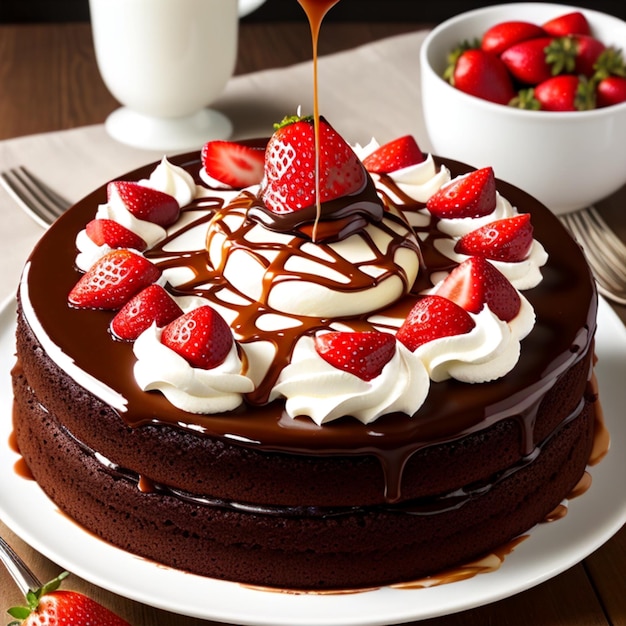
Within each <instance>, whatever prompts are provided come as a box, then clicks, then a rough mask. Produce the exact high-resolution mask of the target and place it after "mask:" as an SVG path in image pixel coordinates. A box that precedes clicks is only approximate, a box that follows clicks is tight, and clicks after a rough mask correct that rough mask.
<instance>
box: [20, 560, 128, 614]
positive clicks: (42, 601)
mask: <svg viewBox="0 0 626 626" xmlns="http://www.w3.org/2000/svg"><path fill="white" fill-rule="evenodd" d="M67 575H68V574H67V572H63V574H61V575H60V576H58V577H57V578H55V579H54V580H52V581H50V582H49V583H47V584H45V585H44V586H43V587H41V588H40V589H37V590H35V591H30V592H29V593H28V594H27V595H26V602H27V605H26V606H17V607H13V608H11V609H9V610H8V613H9V615H11V617H14V618H15V621H13V622H10V624H9V626H18V625H21V626H65V625H68V626H69V625H70V624H71V625H73V626H87V625H89V626H130V624H129V623H128V622H127V621H126V620H123V619H122V618H121V617H119V616H117V615H116V614H115V613H113V612H112V611H110V610H109V609H107V608H106V607H104V606H102V605H101V604H98V603H97V602H96V601H95V600H92V599H91V598H88V597H87V596H85V595H83V594H82V593H78V592H77V591H68V590H59V585H60V584H61V581H62V580H63V579H64V578H65V577H66V576H67Z"/></svg>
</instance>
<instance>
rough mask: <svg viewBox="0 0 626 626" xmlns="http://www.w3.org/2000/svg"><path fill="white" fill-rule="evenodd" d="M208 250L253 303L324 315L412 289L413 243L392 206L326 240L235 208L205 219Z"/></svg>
mask: <svg viewBox="0 0 626 626" xmlns="http://www.w3.org/2000/svg"><path fill="white" fill-rule="evenodd" d="M207 251H208V255H209V260H210V263H211V266H212V267H213V269H215V270H217V271H219V272H220V273H221V274H222V275H223V276H224V277H225V279H226V280H227V281H228V282H229V284H230V285H231V286H232V287H233V289H234V290H235V291H238V292H239V293H241V294H243V295H244V296H246V297H247V298H250V299H251V300H252V301H257V302H260V303H262V304H265V305H268V306H269V307H270V308H271V309H273V310H274V311H277V312H281V313H287V314H290V315H305V316H314V317H322V318H323V317H341V316H349V315H359V314H361V313H367V312H370V311H374V310H377V309H380V308H383V307H384V306H387V305H389V304H391V303H393V302H395V301H396V300H397V299H398V298H400V297H401V296H403V295H405V294H406V293H407V292H408V291H409V290H410V289H411V287H412V286H413V283H414V282H415V279H416V277H417V273H418V270H419V250H418V244H417V240H416V238H415V235H414V234H413V231H412V230H411V228H410V226H409V224H408V223H407V222H406V220H405V219H404V217H403V216H402V215H401V214H400V213H399V212H398V211H397V210H395V209H390V210H389V211H387V212H386V213H385V217H384V218H383V220H381V221H380V222H376V223H370V224H368V225H367V226H366V227H365V229H364V230H363V232H359V233H355V234H353V235H351V236H349V237H347V238H345V239H342V240H341V241H337V242H333V243H327V244H325V243H312V242H308V241H306V240H303V239H301V238H299V237H295V236H292V235H291V234H285V233H278V232H274V231H270V230H268V229H266V228H264V227H263V226H262V225H260V224H257V223H255V222H250V221H249V220H248V219H247V212H246V209H245V208H240V207H236V206H233V207H229V208H228V210H227V211H222V212H221V213H218V214H217V215H216V216H215V217H214V218H213V220H212V221H211V223H210V225H209V228H208V233H207ZM364 296H367V297H364Z"/></svg>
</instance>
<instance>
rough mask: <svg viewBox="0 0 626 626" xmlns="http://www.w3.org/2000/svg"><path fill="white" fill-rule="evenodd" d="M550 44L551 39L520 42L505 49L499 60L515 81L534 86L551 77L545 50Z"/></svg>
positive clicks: (543, 38) (541, 38)
mask: <svg viewBox="0 0 626 626" xmlns="http://www.w3.org/2000/svg"><path fill="white" fill-rule="evenodd" d="M551 42H552V38H551V37H538V38H536V39H529V40H527V41H522V42H521V43H518V44H515V45H514V46H511V47H510V48H507V49H506V50H505V51H504V52H503V53H502V54H501V55H500V58H501V59H502V62H503V63H504V64H505V65H506V67H507V68H508V70H509V72H510V73H511V74H512V75H513V77H514V78H515V79H516V80H518V81H520V82H522V83H526V84H528V85H536V84H537V83H540V82H542V81H544V80H547V79H548V78H550V77H551V76H552V67H551V65H550V64H549V63H548V61H547V60H546V48H547V47H548V46H549V45H550V43H551Z"/></svg>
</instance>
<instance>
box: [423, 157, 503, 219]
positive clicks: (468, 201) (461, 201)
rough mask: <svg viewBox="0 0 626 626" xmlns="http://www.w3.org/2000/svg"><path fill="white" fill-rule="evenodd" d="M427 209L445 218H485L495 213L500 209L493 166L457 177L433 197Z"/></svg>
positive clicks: (427, 204)
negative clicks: (496, 209)
mask: <svg viewBox="0 0 626 626" xmlns="http://www.w3.org/2000/svg"><path fill="white" fill-rule="evenodd" d="M426 208H427V209H428V210H429V211H430V212H431V213H432V214H433V215H434V216H436V217H439V218H442V219H444V218H448V219H457V218H465V217H472V218H474V217H483V216H484V215H489V213H493V211H494V209H495V208H496V179H495V176H494V173H493V168H491V167H484V168H482V169H479V170H474V171H472V172H470V173H469V174H466V175H465V176H459V177H457V178H455V179H454V180H452V181H450V182H449V183H448V184H446V185H444V186H443V187H441V188H440V189H439V190H438V191H437V192H435V193H434V194H433V195H432V196H431V197H430V199H429V200H428V202H427V203H426Z"/></svg>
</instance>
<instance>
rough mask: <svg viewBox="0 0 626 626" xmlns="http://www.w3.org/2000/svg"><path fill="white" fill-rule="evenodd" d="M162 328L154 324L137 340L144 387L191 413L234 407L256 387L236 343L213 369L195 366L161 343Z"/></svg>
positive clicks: (138, 371) (137, 374) (139, 372)
mask: <svg viewBox="0 0 626 626" xmlns="http://www.w3.org/2000/svg"><path fill="white" fill-rule="evenodd" d="M161 333H162V329H160V328H157V327H156V325H154V324H153V325H152V326H151V327H150V328H148V329H147V330H145V331H144V332H143V333H142V334H141V335H140V336H139V337H138V338H137V340H136V341H135V344H134V346H133V351H134V353H135V356H136V357H137V362H136V363H135V367H134V375H135V380H136V381H137V384H138V385H139V387H140V388H141V389H142V390H143V391H152V390H158V391H160V392H161V393H162V394H163V395H164V396H165V397H166V398H167V399H168V400H169V402H171V403H172V404H173V405H174V406H175V407H177V408H179V409H181V410H183V411H189V412H190V413H207V414H209V413H221V412H223V411H232V410H233V409H236V408H237V407H238V406H239V405H240V404H241V403H242V402H243V394H245V393H249V392H251V391H253V390H254V383H253V382H252V381H251V380H250V379H249V378H248V377H247V376H244V375H243V374H242V373H241V371H242V363H241V359H240V358H239V354H238V350H237V345H236V344H235V342H233V345H232V347H231V349H230V352H229V353H228V355H227V357H226V359H225V360H224V362H223V363H221V364H220V365H219V366H217V367H215V368H213V369H210V370H205V369H200V368H197V367H192V366H191V365H190V364H189V363H188V362H187V361H186V360H185V359H184V358H183V357H181V356H180V355H178V354H176V352H174V351H173V350H171V349H170V348H168V347H167V346H165V345H163V344H162V343H161Z"/></svg>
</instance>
